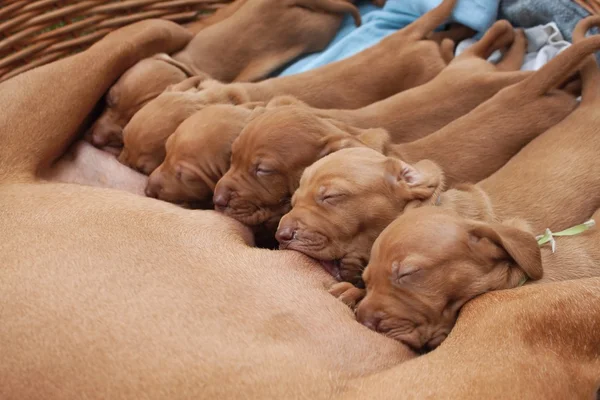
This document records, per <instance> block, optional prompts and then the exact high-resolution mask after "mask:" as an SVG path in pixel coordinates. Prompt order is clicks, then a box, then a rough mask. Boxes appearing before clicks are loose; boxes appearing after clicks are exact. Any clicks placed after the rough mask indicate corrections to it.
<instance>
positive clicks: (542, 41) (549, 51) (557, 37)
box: [456, 22, 571, 71]
mask: <svg viewBox="0 0 600 400" xmlns="http://www.w3.org/2000/svg"><path fill="white" fill-rule="evenodd" d="M525 36H526V37H527V41H528V47H527V54H526V55H525V60H524V62H523V66H522V67H521V70H522V71H536V70H538V69H540V68H541V67H542V66H543V65H544V64H546V63H547V62H548V61H550V60H551V59H553V58H554V57H556V55H557V54H558V53H560V52H561V51H563V50H564V49H566V48H567V47H569V46H570V45H571V43H569V42H567V41H566V40H565V39H564V38H563V36H562V34H561V33H560V31H559V30H558V26H556V24H555V23H554V22H550V23H549V24H546V25H538V26H534V27H533V28H527V29H525ZM476 41H477V39H474V38H471V39H466V40H463V41H462V42H460V43H459V44H458V46H456V55H459V54H460V53H462V52H463V51H465V49H467V48H468V47H470V46H471V45H473V43H475V42H476ZM501 57H502V55H501V53H500V52H499V51H496V52H494V53H493V54H492V55H491V57H490V58H489V60H490V62H494V63H495V62H498V61H499V60H500V58H501Z"/></svg>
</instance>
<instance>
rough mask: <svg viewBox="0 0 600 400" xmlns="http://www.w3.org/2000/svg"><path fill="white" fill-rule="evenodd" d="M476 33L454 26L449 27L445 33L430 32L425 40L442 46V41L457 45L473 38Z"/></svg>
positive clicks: (466, 27) (463, 27)
mask: <svg viewBox="0 0 600 400" xmlns="http://www.w3.org/2000/svg"><path fill="white" fill-rule="evenodd" d="M476 33H477V32H476V31H474V30H473V29H471V28H469V27H468V26H464V25H461V24H456V25H455V26H451V27H450V29H448V30H446V31H440V32H432V33H430V34H429V35H427V39H429V40H433V41H434V42H437V43H440V44H442V42H443V41H444V39H451V40H452V41H454V42H455V43H458V42H460V41H462V40H465V39H468V38H470V37H473V35H475V34H476Z"/></svg>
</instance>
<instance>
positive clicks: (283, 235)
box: [275, 226, 296, 243]
mask: <svg viewBox="0 0 600 400" xmlns="http://www.w3.org/2000/svg"><path fill="white" fill-rule="evenodd" d="M295 234H296V229H294V228H293V227H291V226H282V227H280V228H279V229H277V232H276V233H275V239H277V241H278V242H279V243H285V242H289V241H292V240H293V239H294V235H295Z"/></svg>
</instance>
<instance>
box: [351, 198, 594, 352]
mask: <svg viewBox="0 0 600 400" xmlns="http://www.w3.org/2000/svg"><path fill="white" fill-rule="evenodd" d="M446 211H447V210H446ZM424 217H425V218H424ZM593 218H595V219H596V220H599V218H600V211H596V213H595V214H594V216H593ZM417 226H418V228H419V229H414V228H415V227H417ZM599 240H600V232H599V231H598V229H594V228H592V229H590V230H588V231H586V232H584V233H581V234H580V235H577V236H569V237H560V238H557V239H556V241H557V249H556V252H555V253H552V250H551V248H550V246H543V247H542V248H541V250H540V248H539V247H538V244H537V242H536V240H535V238H534V235H533V234H532V233H530V230H529V228H528V227H527V224H526V223H524V222H523V221H519V220H513V221H506V222H505V223H502V224H499V223H493V224H484V223H482V222H480V221H475V220H466V219H464V218H461V217H460V216H459V215H458V214H457V213H452V212H444V210H442V209H441V208H438V207H428V209H425V208H417V209H414V210H411V211H409V212H407V213H405V214H404V215H402V216H401V217H400V218H399V219H398V220H396V221H394V222H393V223H392V224H390V225H389V226H388V227H387V228H386V229H385V230H384V231H383V232H382V233H381V235H380V236H379V238H378V239H377V240H376V241H375V244H374V245H373V251H372V255H371V261H370V262H369V265H368V266H367V268H366V269H365V271H364V273H363V280H364V282H365V284H366V287H367V290H366V293H367V294H366V297H365V298H364V299H363V300H362V301H361V302H360V303H359V306H358V309H357V312H356V316H357V319H358V321H359V322H361V323H363V324H364V325H366V326H367V327H369V328H370V329H373V330H375V331H377V332H380V333H383V334H385V335H386V336H388V337H391V338H393V339H396V340H399V341H401V342H402V343H404V344H406V345H408V346H410V347H412V348H413V349H415V350H417V351H419V350H423V349H433V348H435V347H437V346H438V345H439V344H440V343H442V342H443V341H444V340H445V339H446V337H447V336H448V334H449V333H450V330H451V329H452V327H453V326H454V323H455V321H456V319H457V315H458V311H459V310H460V308H461V307H462V306H463V305H464V304H465V303H466V302H467V301H469V300H470V299H472V298H474V297H476V296H478V295H480V294H483V293H486V292H489V291H492V290H501V289H511V288H515V287H518V286H520V285H522V284H524V283H526V282H528V281H531V283H547V282H553V281H561V280H571V279H580V278H587V277H596V276H600V246H598V243H600V242H599ZM542 267H543V270H542ZM542 275H543V277H542ZM358 291H359V289H355V292H358ZM355 300H356V299H355Z"/></svg>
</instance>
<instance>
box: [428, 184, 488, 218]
mask: <svg viewBox="0 0 600 400" xmlns="http://www.w3.org/2000/svg"><path fill="white" fill-rule="evenodd" d="M438 206H439V207H444V208H447V209H451V210H453V211H455V212H457V213H458V214H459V215H461V216H462V217H464V218H468V219H474V220H477V221H484V222H494V221H495V220H496V215H495V213H494V209H493V207H492V203H491V201H490V199H489V197H488V195H487V194H486V193H485V192H484V191H483V189H481V188H480V187H478V186H476V185H471V184H460V185H456V186H455V187H454V188H452V189H450V190H447V191H445V192H443V193H441V194H440V198H439V201H438Z"/></svg>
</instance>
